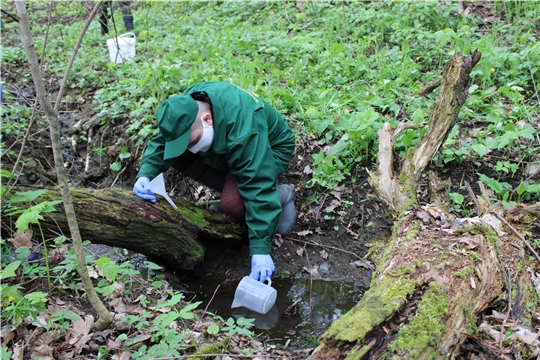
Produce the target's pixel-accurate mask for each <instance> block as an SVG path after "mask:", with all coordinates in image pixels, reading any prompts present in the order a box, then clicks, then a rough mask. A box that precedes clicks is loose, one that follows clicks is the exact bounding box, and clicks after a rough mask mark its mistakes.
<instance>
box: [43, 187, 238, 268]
mask: <svg viewBox="0 0 540 360" xmlns="http://www.w3.org/2000/svg"><path fill="white" fill-rule="evenodd" d="M71 195H72V198H73V205H74V207H75V212H76V214H77V220H78V223H79V229H80V232H81V236H82V239H83V240H90V241H91V242H92V243H96V244H105V245H109V246H115V247H121V248H126V249H128V250H132V251H135V252H138V253H141V254H145V255H147V256H148V257H149V258H151V259H152V260H153V261H156V262H158V263H159V264H163V265H165V266H169V267H170V268H172V269H176V270H182V269H187V270H190V269H193V268H194V267H195V266H196V265H197V264H199V263H200V262H202V260H203V258H204V255H205V246H204V241H205V240H208V241H213V240H216V241H227V240H228V239H229V240H233V239H236V240H240V239H241V238H242V236H243V234H244V233H245V225H244V223H242V222H237V221H234V220H232V219H231V218H229V217H227V216H225V215H223V214H219V213H214V212H210V211H208V210H206V209H204V208H200V207H196V206H195V205H194V204H192V203H190V202H187V201H182V200H178V199H175V200H174V201H175V203H176V205H177V206H178V209H174V208H173V207H172V206H171V205H169V203H168V202H167V201H165V199H163V198H162V197H159V196H158V200H157V202H156V203H155V204H152V203H150V202H148V201H143V200H141V199H139V198H137V197H136V196H134V195H133V193H132V192H131V191H128V190H118V189H104V190H93V189H72V190H71ZM42 198H44V199H45V200H46V199H47V198H49V199H55V200H56V199H59V198H60V194H59V192H58V191H55V190H49V191H48V192H47V193H46V194H45V195H43V196H42ZM56 208H57V210H58V211H56V212H53V213H51V214H50V215H51V216H50V217H49V216H46V217H45V219H44V220H43V221H42V222H41V226H42V227H43V228H44V229H46V230H45V231H51V232H50V233H48V235H49V234H53V232H58V228H60V229H61V231H63V232H64V233H65V234H67V236H69V232H68V227H67V222H66V218H65V215H64V212H63V208H62V205H57V207H56Z"/></svg>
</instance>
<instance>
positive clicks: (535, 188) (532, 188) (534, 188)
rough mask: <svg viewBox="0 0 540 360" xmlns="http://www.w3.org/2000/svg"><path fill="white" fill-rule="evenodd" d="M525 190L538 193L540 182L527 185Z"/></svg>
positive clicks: (539, 191)
mask: <svg viewBox="0 0 540 360" xmlns="http://www.w3.org/2000/svg"><path fill="white" fill-rule="evenodd" d="M527 191H528V192H529V194H537V193H540V184H531V185H529V187H528V188H527Z"/></svg>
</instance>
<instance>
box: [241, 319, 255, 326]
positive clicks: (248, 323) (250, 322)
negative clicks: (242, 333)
mask: <svg viewBox="0 0 540 360" xmlns="http://www.w3.org/2000/svg"><path fill="white" fill-rule="evenodd" d="M236 323H237V324H238V326H244V327H250V326H254V323H255V319H252V318H248V319H246V318H244V317H241V318H239V319H237V320H236Z"/></svg>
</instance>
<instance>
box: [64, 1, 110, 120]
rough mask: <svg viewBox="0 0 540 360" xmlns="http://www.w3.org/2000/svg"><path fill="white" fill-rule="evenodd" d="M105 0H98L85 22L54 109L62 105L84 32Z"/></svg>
mask: <svg viewBox="0 0 540 360" xmlns="http://www.w3.org/2000/svg"><path fill="white" fill-rule="evenodd" d="M102 2H103V0H98V1H97V2H96V5H95V6H94V8H93V9H92V12H91V13H90V15H89V16H88V19H86V23H85V24H84V26H83V28H82V30H81V33H80V34H79V38H78V39H77V42H76V43H75V47H74V48H73V51H72V52H71V57H70V58H69V63H68V65H67V67H66V72H65V73H64V78H63V79H62V84H61V85H60V90H58V97H57V98H56V104H55V105H54V110H56V111H58V107H59V106H60V99H62V96H63V94H64V88H65V87H66V84H67V81H68V76H69V72H70V71H71V68H72V67H73V61H75V56H77V52H78V51H79V48H80V47H81V42H82V39H83V38H84V34H86V30H88V28H89V27H90V24H91V23H92V20H93V19H94V17H95V16H96V14H97V12H98V10H99V9H100V7H101V3H102Z"/></svg>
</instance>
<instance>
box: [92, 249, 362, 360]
mask: <svg viewBox="0 0 540 360" xmlns="http://www.w3.org/2000/svg"><path fill="white" fill-rule="evenodd" d="M87 251H88V252H89V253H90V254H92V255H94V256H95V257H96V258H98V257H101V256H107V257H109V258H111V259H112V260H113V261H116V262H118V263H122V262H124V261H129V262H131V263H132V264H133V266H134V267H135V268H136V269H137V270H138V271H140V272H141V274H146V275H149V276H151V275H152V274H147V273H148V271H149V270H148V269H146V268H145V260H146V257H145V256H144V255H142V254H137V253H133V252H131V251H128V250H125V249H121V248H112V247H108V246H106V245H96V244H92V245H89V246H87ZM228 258H229V259H230V258H231V257H228ZM238 262H239V263H240V264H243V263H244V262H242V261H238ZM244 265H245V264H244ZM224 268H229V267H224ZM322 268H324V266H321V269H322ZM237 270H238V269H237ZM150 273H152V271H150ZM146 275H145V276H146ZM236 275H239V272H236ZM236 275H233V276H231V274H230V273H228V272H227V274H226V275H225V274H220V273H219V272H213V273H211V274H200V275H196V276H194V275H192V276H189V278H186V277H184V276H181V277H182V279H180V278H176V280H177V281H175V283H177V284H182V286H180V288H178V289H177V290H179V291H181V292H183V293H184V295H185V297H186V299H187V300H188V301H202V304H201V305H200V306H199V309H206V308H207V311H209V312H212V313H214V314H216V315H219V316H221V317H222V318H223V319H224V320H227V319H228V318H230V317H233V318H235V319H238V318H240V317H245V318H253V319H255V322H254V324H255V328H256V330H255V332H256V333H257V334H260V333H263V334H265V335H266V336H267V337H268V338H269V341H270V342H271V343H275V344H282V345H288V346H289V347H290V348H293V349H301V348H302V349H305V348H311V347H315V346H317V345H318V338H319V337H320V336H321V335H322V334H323V333H324V332H325V331H326V330H327V329H328V328H329V327H330V325H331V324H332V323H333V322H334V321H336V320H337V319H338V318H339V317H341V316H342V315H343V314H345V313H346V312H347V311H349V310H350V309H351V308H352V307H353V306H354V305H356V303H358V301H359V300H360V299H361V297H362V296H363V294H364V293H365V291H367V290H368V287H369V279H370V274H369V273H358V274H357V276H356V277H353V276H348V277H345V278H342V279H338V280H337V279H335V278H334V279H321V278H317V279H311V278H309V277H298V278H293V277H274V278H272V286H273V287H274V288H275V289H276V290H277V299H276V304H275V305H274V306H273V307H272V308H271V309H270V311H269V312H268V313H267V314H264V315H261V314H258V313H256V312H253V311H250V310H248V309H245V308H236V309H231V305H232V303H233V299H234V294H235V291H236V287H237V285H238V283H239V282H240V279H241V278H240V277H239V278H237V279H236V277H237V276H236ZM349 275H350V274H349Z"/></svg>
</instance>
